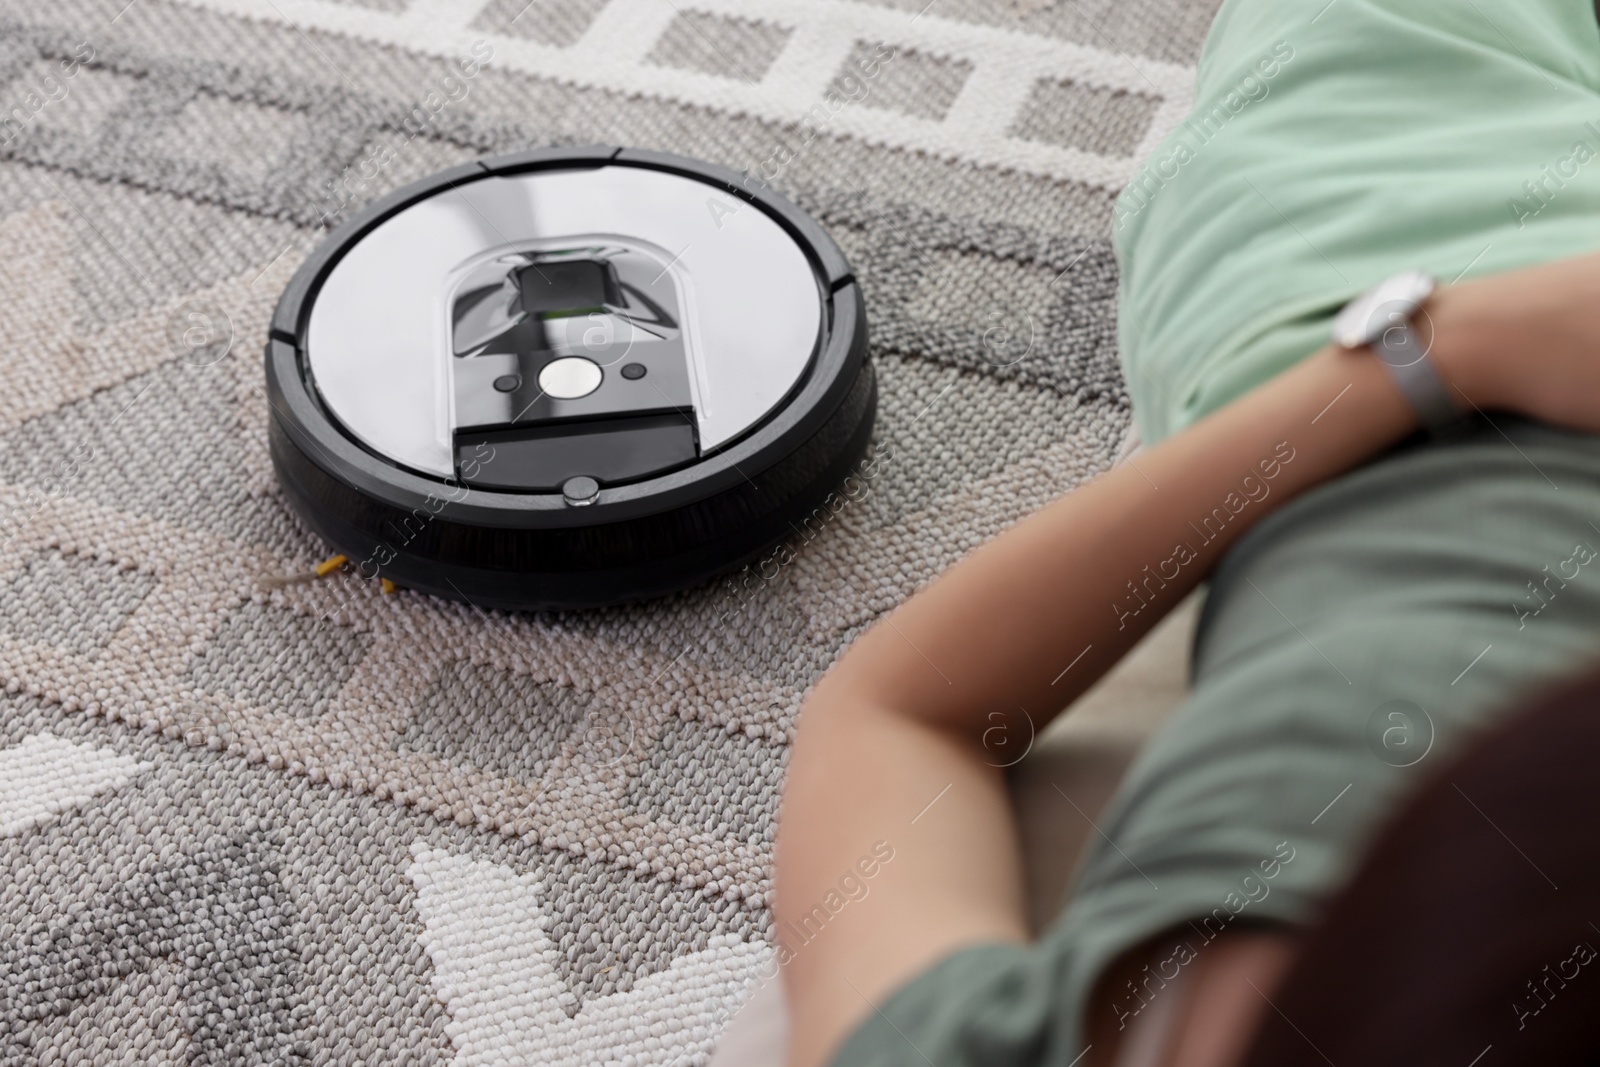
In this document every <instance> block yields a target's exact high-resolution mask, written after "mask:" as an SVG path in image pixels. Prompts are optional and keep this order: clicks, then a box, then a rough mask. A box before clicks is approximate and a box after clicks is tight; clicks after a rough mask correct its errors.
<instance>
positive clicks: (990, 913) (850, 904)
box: [774, 257, 1600, 1067]
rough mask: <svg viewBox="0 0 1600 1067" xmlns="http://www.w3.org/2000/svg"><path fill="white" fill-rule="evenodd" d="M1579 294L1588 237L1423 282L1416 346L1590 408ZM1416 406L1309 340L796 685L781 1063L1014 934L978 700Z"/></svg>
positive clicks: (1049, 711) (1117, 615)
mask: <svg viewBox="0 0 1600 1067" xmlns="http://www.w3.org/2000/svg"><path fill="white" fill-rule="evenodd" d="M1596 293H1600V257H1584V259H1582V260H1573V261H1568V262H1567V263H1565V264H1560V265H1554V266H1550V267H1541V268H1535V269H1534V270H1531V271H1524V272H1518V273H1517V274H1515V275H1504V276H1501V277H1500V278H1495V279H1484V280H1481V281H1474V282H1469V283H1466V284H1465V285H1461V286H1456V287H1451V288H1446V289H1443V290H1441V291H1440V292H1439V293H1438V294H1436V295H1435V297H1434V299H1433V300H1432V301H1431V302H1430V304H1429V306H1428V312H1429V316H1430V318H1431V321H1432V325H1433V330H1434V338H1433V358H1434V359H1435V361H1436V362H1437V363H1438V364H1439V366H1440V369H1441V372H1442V373H1443V374H1444V376H1445V378H1446V379H1447V381H1449V382H1450V383H1452V385H1453V386H1454V387H1456V388H1457V389H1458V390H1459V391H1460V392H1459V393H1458V395H1461V396H1465V397H1470V398H1471V400H1472V401H1473V402H1475V403H1476V404H1477V405H1478V406H1481V407H1484V408H1490V407H1513V408H1517V409H1520V410H1523V411H1524V412H1525V413H1527V414H1531V415H1535V416H1540V415H1542V416H1544V417H1547V418H1549V419H1551V420H1552V421H1557V422H1563V423H1565V424H1568V425H1574V426H1578V427H1580V428H1584V429H1593V428H1596V427H1597V426H1600V411H1597V410H1594V409H1597V408H1600V404H1596V403H1595V402H1594V400H1593V399H1592V398H1597V397H1600V370H1597V368H1596V360H1595V358H1594V353H1596V352H1597V351H1600V347H1597V346H1600V331H1597V330H1596V328H1595V327H1594V326H1593V325H1591V324H1589V323H1587V322H1584V323H1583V324H1582V326H1581V328H1579V327H1578V326H1576V325H1575V324H1574V322H1573V319H1574V316H1575V311H1576V310H1577V309H1582V310H1583V311H1584V313H1587V308H1588V306H1589V304H1590V303H1592V300H1593V297H1592V296H1591V295H1590V294H1596ZM1530 307H1533V308H1534V309H1535V310H1536V311H1538V310H1539V309H1543V310H1542V311H1540V312H1539V313H1540V314H1542V315H1545V316H1546V318H1544V319H1540V320H1538V321H1537V322H1536V323H1530V322H1529V318H1530V313H1529V311H1528V309H1529V308H1530ZM1551 315H1554V316H1555V317H1554V318H1550V317H1549V316H1551ZM1563 316H1564V317H1563ZM1524 346H1526V347H1528V348H1532V349H1537V351H1538V355H1537V366H1538V368H1539V374H1538V375H1535V376H1534V377H1533V378H1531V379H1530V378H1529V372H1530V371H1531V369H1532V367H1533V366H1534V364H1535V359H1534V358H1533V354H1532V353H1531V352H1530V353H1529V354H1528V356H1527V357H1526V358H1525V357H1524V354H1523V348H1524ZM1508 363H1509V364H1511V365H1512V366H1514V367H1516V368H1517V369H1519V370H1520V371H1521V374H1519V375H1517V376H1515V383H1514V384H1513V382H1512V381H1511V377H1512V376H1510V375H1507V374H1505V373H1503V372H1502V370H1501V368H1503V367H1505V366H1506V365H1507V364H1508ZM1416 428H1417V423H1416V420H1415V418H1414V416H1413V414H1412V412H1411V410H1410V409H1409V407H1408V406H1407V404H1406V402H1405V401H1404V399H1403V398H1402V397H1401V395H1400V394H1399V392H1398V390H1397V389H1396V388H1395V386H1394V385H1393V383H1392V382H1391V380H1390V378H1389V376H1388V372H1387V370H1386V369H1385V368H1384V367H1383V366H1381V365H1380V363H1379V361H1378V360H1377V359H1376V358H1374V357H1373V356H1372V355H1371V354H1369V353H1365V352H1363V353H1350V352H1344V351H1341V350H1337V349H1334V348H1331V347H1330V348H1328V349H1324V350H1322V351H1320V352H1318V353H1316V354H1315V355H1314V356H1312V357H1310V358H1308V359H1307V360H1305V361H1304V362H1302V363H1300V364H1298V365H1297V366H1295V367H1294V368H1292V369H1291V370H1289V371H1287V372H1285V373H1284V374H1282V375H1280V376H1279V377H1277V378H1275V379H1273V380H1272V381H1270V382H1268V383H1266V384H1264V385H1262V386H1261V387H1259V388H1257V389H1255V390H1254V391H1252V392H1251V393H1249V394H1247V395H1246V396H1244V397H1242V398H1240V399H1239V400H1237V401H1235V402H1234V403H1232V404H1230V405H1228V406H1227V407H1225V408H1223V409H1221V410H1219V411H1217V412H1215V413H1213V414H1212V415H1211V416H1209V417H1208V418H1206V419H1204V420H1203V421H1201V422H1199V423H1197V424H1196V425H1194V426H1193V427H1191V428H1189V429H1188V430H1186V431H1184V432H1183V433H1181V434H1178V435H1177V436H1175V437H1173V438H1171V439H1169V440H1167V441H1166V442H1164V443H1162V444H1161V445H1159V446H1157V447H1155V448H1153V449H1151V450H1150V451H1149V452H1148V453H1146V454H1144V455H1142V456H1141V457H1139V459H1138V461H1137V465H1134V464H1133V463H1128V464H1124V465H1122V466H1120V467H1117V468H1115V469H1113V470H1112V471H1110V472H1108V473H1106V474H1104V475H1102V476H1101V477H1099V478H1097V479H1095V480H1094V481H1092V482H1090V483H1088V484H1087V485H1085V486H1083V487H1081V488H1079V489H1077V490H1075V491H1073V492H1072V493H1070V494H1068V495H1066V496H1064V497H1062V498H1061V499H1059V500H1057V501H1055V502H1054V503H1052V504H1051V505H1049V506H1048V507H1046V508H1044V509H1043V510H1041V511H1039V512H1038V513H1036V514H1034V515H1032V516H1030V517H1028V518H1026V519H1024V520H1023V521H1021V522H1019V523H1017V524H1016V525H1015V526H1013V527H1011V528H1010V529H1008V530H1007V531H1006V532H1005V533H1003V534H1002V535H1001V536H999V537H997V538H995V539H994V540H993V541H991V542H989V543H988V544H986V545H984V546H982V547H980V548H979V549H977V550H975V551H974V552H972V553H971V554H970V555H968V556H967V557H965V558H964V559H962V560H961V561H960V562H959V563H958V564H956V565H955V566H954V567H952V568H951V569H950V570H949V571H947V572H946V573H944V574H942V575H941V576H940V577H939V578H938V579H937V580H936V581H934V582H933V583H931V584H930V585H928V586H927V587H926V588H924V589H923V590H922V591H920V592H919V593H917V594H916V595H915V596H914V597H912V598H911V599H910V600H908V601H907V602H906V603H905V604H903V605H901V606H900V607H899V608H898V609H896V610H895V611H894V612H892V613H891V614H890V615H889V616H887V617H886V618H884V619H882V620H880V622H879V623H878V624H876V625H874V626H873V627H872V628H871V629H869V630H868V631H867V632H866V633H865V634H864V635H863V636H862V637H861V638H860V639H859V640H858V641H857V642H856V643H855V644H854V645H853V646H852V647H851V648H850V649H849V650H848V651H847V652H846V654H845V655H844V656H843V657H841V659H840V660H839V661H838V662H837V663H836V664H835V665H834V666H833V668H832V669H831V670H830V671H829V672H828V673H827V674H826V675H825V676H824V678H823V679H822V680H821V681H820V682H819V683H818V684H817V686H816V687H815V689H814V690H813V691H812V693H811V694H810V696H809V697H808V699H807V700H806V702H805V705H804V707H803V708H802V711H801V715H800V720H799V726H798V729H797V733H796V737H795V741H794V745H793V748H792V750H791V754H790V761H789V767H788V778H787V782H786V786H785V791H784V796H783V804H782V810H781V814H780V822H779V832H778V842H777V863H778V878H777V894H776V902H775V904H774V917H775V919H776V922H777V928H778V936H779V941H780V946H781V947H780V951H779V958H780V960H781V961H782V962H783V964H784V967H785V970H784V973H785V976H786V978H785V981H786V986H787V995H788V998H789V1006H790V1010H791V1020H792V1025H791V1030H790V1032H791V1060H790V1062H791V1064H792V1065H793V1067H816V1065H819V1064H823V1063H825V1062H826V1059H827V1057H829V1056H831V1054H832V1053H833V1051H834V1050H835V1049H836V1048H837V1046H838V1044H839V1042H840V1041H842V1040H843V1038H844V1037H845V1035H846V1034H847V1033H848V1032H849V1031H850V1030H851V1029H853V1028H854V1027H855V1026H856V1025H857V1024H858V1023H859V1022H860V1021H861V1020H862V1019H863V1018H864V1017H865V1016H866V1015H868V1014H869V1013H871V1012H872V1011H873V1010H875V1009H874V1005H876V1004H877V1003H879V1002H880V1001H881V999H882V998H883V997H884V996H885V995H886V994H888V993H889V992H892V991H893V989H894V988H895V987H896V986H898V985H899V984H901V983H902V982H904V981H905V980H907V979H909V978H910V977H912V976H913V975H914V974H916V973H917V972H918V971H920V970H922V969H924V968H926V967H927V966H928V965H930V964H931V963H932V962H934V961H935V960H936V959H938V958H939V957H942V956H944V955H946V954H948V953H949V952H951V951H953V950H954V949H956V948H959V947H962V946H966V945H971V944H975V943H980V942H988V941H1019V942H1020V941H1023V940H1025V939H1026V936H1027V935H1026V926H1025V923H1024V908H1023V897H1022V893H1023V891H1022V884H1021V878H1020V872H1019V858H1018V853H1017V842H1016V832H1015V826H1014V821H1013V818H1012V814H1011V810H1010V806H1009V801H1008V797H1007V793H1006V787H1005V779H1004V773H1003V771H1002V770H1000V769H999V768H998V767H997V766H995V764H999V763H1002V762H1005V761H1004V760H1002V759H1001V758H1000V757H999V756H998V755H997V754H994V753H993V752H992V751H986V749H985V745H984V733H985V730H987V729H990V728H992V727H993V726H994V725H995V724H996V723H997V722H1000V721H1001V720H998V719H995V718H992V717H991V713H996V712H998V713H1001V714H1002V715H1006V714H1008V713H1009V715H1010V718H1009V719H1008V720H1006V721H1008V722H1009V723H1010V724H1011V726H1012V737H1013V740H1016V739H1017V738H1016V734H1017V727H1018V725H1019V724H1021V723H1022V721H1023V720H1022V716H1021V714H1019V709H1021V711H1025V713H1026V715H1027V716H1028V717H1030V718H1031V722H1032V724H1033V726H1034V727H1035V728H1037V729H1040V730H1042V729H1043V728H1044V726H1045V725H1046V724H1047V723H1048V722H1049V721H1050V720H1051V719H1052V718H1053V717H1054V716H1055V715H1056V714H1057V713H1058V712H1059V711H1060V710H1061V709H1062V708H1064V707H1065V706H1066V705H1067V704H1068V703H1070V702H1071V700H1072V699H1073V698H1075V697H1076V696H1078V695H1079V694H1080V693H1081V692H1083V690H1084V689H1086V688H1087V687H1088V686H1089V685H1091V684H1092V683H1093V682H1094V681H1095V680H1096V679H1097V678H1099V677H1100V675H1101V674H1102V673H1103V672H1104V671H1105V670H1107V669H1108V668H1109V667H1110V666H1112V665H1113V664H1115V663H1116V661H1117V660H1118V659H1119V658H1120V657H1121V656H1122V655H1123V654H1124V653H1125V652H1126V651H1127V650H1128V649H1129V648H1130V647H1131V646H1132V645H1133V644H1134V643H1135V642H1136V641H1137V640H1138V639H1139V638H1140V637H1141V636H1142V635H1143V634H1144V633H1145V632H1147V631H1148V630H1149V629H1150V627H1151V626H1152V625H1154V623H1155V622H1156V621H1158V620H1159V619H1160V617H1161V616H1162V615H1163V614H1164V613H1165V612H1166V611H1167V610H1168V609H1169V608H1170V607H1172V606H1173V605H1174V604H1176V603H1177V602H1178V601H1180V600H1181V599H1182V598H1183V597H1184V596H1185V595H1186V594H1187V593H1188V592H1190V591H1191V590H1192V589H1193V588H1194V587H1195V586H1196V585H1197V584H1198V583H1199V582H1200V581H1201V580H1202V579H1203V578H1204V577H1205V576H1206V574H1207V573H1208V572H1209V571H1210V569H1211V568H1212V566H1213V565H1214V564H1215V563H1216V562H1217V560H1218V559H1219V558H1220V556H1221V555H1222V553H1223V552H1225V551H1226V550H1227V548H1228V547H1229V546H1230V545H1231V544H1232V543H1234V542H1235V541H1236V540H1237V539H1238V537H1239V536H1240V535H1241V534H1243V533H1244V532H1245V531H1246V530H1247V529H1249V528H1250V527H1251V526H1252V525H1253V524H1254V523H1256V522H1257V521H1259V520H1260V519H1261V518H1263V517H1264V516H1265V515H1267V514H1268V513H1269V512H1270V511H1272V510H1273V509H1274V508H1276V507H1277V506H1279V505H1280V504H1282V503H1283V502H1285V501H1287V500H1289V499H1290V498H1292V497H1293V496H1295V495H1296V494H1297V493H1299V492H1301V491H1303V490H1305V489H1307V488H1309V487H1311V486H1315V485H1317V484H1318V483H1320V482H1323V481H1325V480H1327V479H1329V478H1332V477H1335V476H1337V475H1339V474H1341V473H1343V472H1345V471H1348V470H1350V469H1352V468H1354V467H1356V466H1358V465H1360V464H1361V463H1363V462H1365V461H1366V460H1368V459H1370V458H1371V457H1373V456H1374V455H1376V454H1378V453H1380V452H1382V451H1383V450H1385V449H1386V448H1388V447H1390V446H1391V445H1393V444H1394V443H1395V442H1397V441H1398V440H1400V439H1401V438H1403V437H1405V436H1406V435H1407V434H1409V433H1410V432H1412V431H1414V430H1415V429H1416ZM886 855H888V856H891V857H892V858H890V859H889V860H887V861H886V862H885V861H884V857H885V856H886ZM863 861H865V862H863ZM868 871H871V872H872V873H871V875H870V877H868V876H867V873H866V872H868ZM863 889H864V890H865V896H861V895H860V894H861V892H862V891H863ZM841 901H845V902H846V903H844V904H841V903H840V902H841Z"/></svg>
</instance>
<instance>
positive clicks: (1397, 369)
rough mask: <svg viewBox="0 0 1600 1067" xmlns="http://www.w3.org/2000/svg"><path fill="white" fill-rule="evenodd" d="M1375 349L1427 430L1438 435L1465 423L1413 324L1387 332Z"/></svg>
mask: <svg viewBox="0 0 1600 1067" xmlns="http://www.w3.org/2000/svg"><path fill="white" fill-rule="evenodd" d="M1371 347H1372V351H1373V354H1374V355H1376V356H1377V357H1378V360H1379V362H1381V363H1382V364H1383V365H1384V366H1385V367H1387V368H1388V369H1389V374H1390V376H1391V377H1392V378H1393V379H1394V382H1395V384H1396V385H1397V386H1399V387H1400V392H1401V393H1402V394H1403V395H1404V396H1405V398H1406V400H1407V402H1408V403H1410V405H1411V407H1412V409H1413V410H1415V411H1416V413H1417V416H1418V418H1420V419H1421V420H1422V424H1423V425H1424V426H1426V427H1427V428H1428V429H1430V430H1432V431H1434V432H1438V431H1441V430H1446V429H1449V428H1450V427H1452V426H1454V425H1455V424H1456V423H1458V422H1460V421H1461V419H1462V416H1463V415H1464V414H1465V413H1464V412H1463V411H1462V409H1461V407H1460V405H1459V404H1457V403H1456V401H1455V398H1454V397H1453V396H1451V394H1450V387H1449V386H1448V385H1446V384H1445V381H1444V379H1443V378H1441V377H1440V376H1439V371H1438V369H1437V368H1436V367H1435V366H1434V365H1433V360H1431V359H1429V358H1428V353H1427V350H1426V349H1424V348H1423V347H1422V343H1421V342H1420V341H1419V340H1418V338H1417V332H1416V330H1414V329H1412V328H1411V325H1410V324H1409V323H1396V324H1395V325H1393V326H1391V327H1389V328H1388V329H1386V330H1384V331H1383V335H1382V336H1381V337H1379V338H1378V339H1377V340H1376V341H1374V342H1373V343H1372V346H1371Z"/></svg>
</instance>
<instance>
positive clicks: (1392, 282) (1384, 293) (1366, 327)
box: [1333, 270, 1437, 348]
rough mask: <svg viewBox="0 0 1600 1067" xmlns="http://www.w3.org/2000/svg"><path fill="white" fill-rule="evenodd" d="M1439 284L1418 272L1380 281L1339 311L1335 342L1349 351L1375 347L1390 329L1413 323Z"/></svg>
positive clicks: (1335, 328)
mask: <svg viewBox="0 0 1600 1067" xmlns="http://www.w3.org/2000/svg"><path fill="white" fill-rule="evenodd" d="M1436 284H1437V283H1436V282H1435V280H1434V278H1433V276H1432V275H1429V274H1424V273H1423V272H1421V271H1415V270H1413V271H1407V272H1406V273H1404V274H1397V275H1395V276H1394V277H1392V278H1388V279H1386V280H1384V281H1381V282H1379V283H1378V284H1377V285H1375V286H1373V287H1372V288H1371V289H1368V290H1367V291H1366V292H1364V293H1362V294H1361V295H1360V296H1358V297H1356V298H1355V299H1354V300H1352V301H1350V303H1348V304H1346V305H1345V307H1344V310H1343V311H1341V312H1339V314H1338V317H1336V318H1335V319H1334V320H1333V339H1334V341H1335V342H1336V343H1337V344H1340V345H1342V346H1344V347H1345V348H1360V347H1361V346H1362V345H1370V344H1372V342H1374V341H1376V340H1377V339H1378V338H1380V337H1382V336H1383V332H1384V331H1385V330H1387V329H1388V328H1389V327H1391V326H1394V325H1396V324H1398V323H1402V322H1406V321H1407V320H1409V319H1410V318H1411V315H1412V313H1413V312H1415V311H1416V310H1417V308H1418V306H1420V305H1421V303H1422V302H1423V301H1424V300H1426V299H1428V296H1429V295H1430V294H1431V293H1432V292H1433V290H1434V287H1435V285H1436Z"/></svg>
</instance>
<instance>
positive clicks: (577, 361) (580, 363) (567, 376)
mask: <svg viewBox="0 0 1600 1067" xmlns="http://www.w3.org/2000/svg"><path fill="white" fill-rule="evenodd" d="M603 376H604V375H603V374H602V373H601V371H600V364H598V363H596V362H595V361H594V360H592V359H584V358H583V357H582V356H567V357H565V358H563V359H556V360H551V361H550V362H549V363H546V364H545V365H544V370H542V371H540V372H539V388H540V389H543V390H544V392H545V395H547V396H553V397H555V398H556V399H557V400H576V399H578V398H579V397H580V396H588V395H589V394H590V393H592V392H594V391H595V390H596V389H598V388H600V379H601V378H602V377H603Z"/></svg>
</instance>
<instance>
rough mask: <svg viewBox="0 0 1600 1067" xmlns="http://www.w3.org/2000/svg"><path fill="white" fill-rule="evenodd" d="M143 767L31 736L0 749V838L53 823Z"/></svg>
mask: <svg viewBox="0 0 1600 1067" xmlns="http://www.w3.org/2000/svg"><path fill="white" fill-rule="evenodd" d="M148 766H149V764H146V763H140V762H138V761H137V760H133V759H129V758H128V757H127V756H124V755H122V754H121V753H119V752H113V751H111V750H110V749H105V748H95V747H93V746H92V745H77V744H73V743H72V742H71V741H64V740H62V739H61V738H59V737H56V736H55V735H54V734H33V735H32V736H30V737H25V738H23V740H22V743H21V744H19V745H13V746H11V747H10V748H7V749H0V837H14V836H16V835H17V834H20V833H23V832H24V831H27V830H31V829H33V828H34V827H36V826H42V825H43V824H45V823H47V822H50V821H52V820H53V819H56V818H59V817H60V816H61V815H62V814H63V813H64V812H67V811H71V810H72V809H73V808H76V807H78V806H79V805H81V804H83V803H84V802H85V801H87V800H90V799H92V798H93V797H94V796H95V795H96V794H98V793H104V792H106V791H108V790H111V789H116V788H117V787H118V786H121V785H125V784H127V782H128V779H130V778H132V777H133V776H134V775H135V774H138V773H139V772H140V771H142V770H145V769H146V768H147V767H148Z"/></svg>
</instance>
